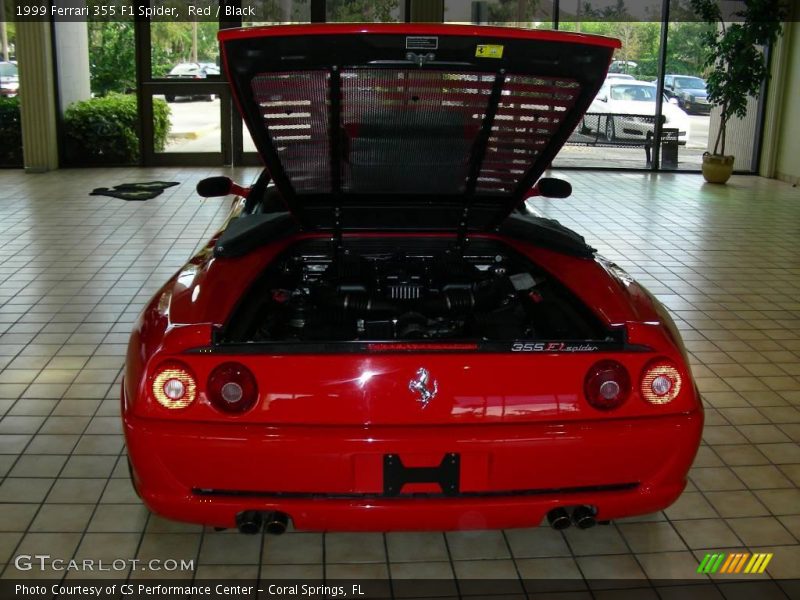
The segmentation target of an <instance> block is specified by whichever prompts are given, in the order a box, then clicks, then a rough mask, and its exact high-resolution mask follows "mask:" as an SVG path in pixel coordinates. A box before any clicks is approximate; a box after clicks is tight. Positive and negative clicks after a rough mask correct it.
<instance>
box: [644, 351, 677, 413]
mask: <svg viewBox="0 0 800 600" xmlns="http://www.w3.org/2000/svg"><path fill="white" fill-rule="evenodd" d="M682 384H683V377H682V376H681V372H680V371H679V370H678V368H677V367H676V366H675V365H674V364H673V363H671V362H670V361H668V360H666V359H656V360H654V361H653V362H651V363H650V364H648V365H647V367H645V369H644V373H643V374H642V388H641V390H642V397H643V398H644V399H645V400H647V401H648V402H650V403H651V404H667V403H668V402H672V401H673V400H674V399H675V398H676V397H677V396H678V394H679V393H680V391H681V385H682Z"/></svg>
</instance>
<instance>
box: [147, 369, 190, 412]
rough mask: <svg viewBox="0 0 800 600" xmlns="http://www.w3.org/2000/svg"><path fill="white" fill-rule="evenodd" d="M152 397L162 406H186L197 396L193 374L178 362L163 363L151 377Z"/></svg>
mask: <svg viewBox="0 0 800 600" xmlns="http://www.w3.org/2000/svg"><path fill="white" fill-rule="evenodd" d="M153 397H154V398H155V399H156V401H157V402H158V403H159V404H160V405H161V406H163V407H164V408H169V409H176V408H186V407H187V406H189V405H190V404H191V403H192V402H194V400H195V398H197V382H196V381H195V379H194V375H192V372H191V371H190V370H189V369H188V368H187V367H186V366H185V365H183V364H181V363H179V362H169V363H164V364H163V365H161V366H159V367H158V369H157V370H156V374H155V377H153Z"/></svg>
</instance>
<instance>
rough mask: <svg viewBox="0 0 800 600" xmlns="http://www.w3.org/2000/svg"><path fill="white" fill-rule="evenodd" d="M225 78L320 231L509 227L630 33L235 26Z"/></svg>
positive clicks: (291, 199) (272, 165)
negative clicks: (516, 209)
mask: <svg viewBox="0 0 800 600" xmlns="http://www.w3.org/2000/svg"><path fill="white" fill-rule="evenodd" d="M219 38H220V41H221V42H222V48H223V55H224V57H223V59H224V64H225V67H226V69H227V73H228V78H229V79H230V82H231V85H232V87H233V93H234V95H235V97H236V99H237V102H238V105H239V107H240V110H241V112H242V116H243V117H244V119H245V121H246V122H247V125H248V127H249V129H250V133H251V135H252V137H253V140H254V141H255V143H256V146H257V147H258V150H259V152H260V153H261V156H262V158H263V160H264V163H265V164H266V167H267V169H268V170H269V173H270V174H271V176H272V178H273V179H274V181H275V183H276V185H277V186H278V188H279V189H280V191H281V193H282V195H283V197H284V199H285V201H286V203H287V205H288V207H289V209H290V210H291V211H292V212H293V213H294V214H295V215H296V216H297V217H298V218H299V219H300V221H301V223H302V224H303V225H304V226H306V227H308V228H333V227H342V228H345V229H362V228H384V229H417V230H419V229H431V230H441V229H454V228H457V227H460V228H462V229H485V228H488V227H492V226H495V225H497V224H499V223H500V222H501V221H502V220H503V219H504V218H505V217H506V216H507V215H508V214H509V213H510V212H511V211H512V210H513V209H514V207H516V206H517V205H518V204H519V203H520V202H521V201H522V200H523V199H524V197H525V195H526V193H527V192H528V190H530V188H531V187H532V185H533V184H534V183H535V182H536V180H537V179H538V178H539V177H540V176H541V174H542V172H543V171H544V170H545V169H546V168H547V167H548V166H549V164H550V162H551V161H552V159H553V157H554V156H555V155H556V153H557V152H558V150H559V149H560V148H561V146H562V145H563V144H564V142H565V141H566V139H567V138H568V137H569V135H570V134H571V133H572V131H573V129H574V128H575V126H576V125H577V123H578V121H579V120H580V118H581V117H582V115H583V113H584V112H585V111H586V109H587V108H588V106H589V104H590V103H591V101H592V99H593V98H594V96H595V94H596V93H597V90H598V89H599V87H600V85H601V84H602V83H603V80H604V78H605V75H606V72H607V70H608V66H609V64H610V62H611V58H612V55H613V52H614V49H615V48H618V47H619V42H618V40H615V39H611V38H604V37H598V36H589V35H581V34H572V33H564V32H554V31H537V30H521V29H511V28H503V27H479V26H455V25H420V24H369V25H364V24H343V25H301V26H297V25H289V26H274V27H261V28H253V29H229V30H224V31H221V32H220V34H219Z"/></svg>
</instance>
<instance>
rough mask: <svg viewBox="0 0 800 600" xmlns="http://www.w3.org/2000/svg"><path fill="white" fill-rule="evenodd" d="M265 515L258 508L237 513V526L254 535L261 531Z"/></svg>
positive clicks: (241, 530) (242, 530)
mask: <svg viewBox="0 0 800 600" xmlns="http://www.w3.org/2000/svg"><path fill="white" fill-rule="evenodd" d="M263 524H264V517H262V516H261V513H260V512H258V511H257V510H245V511H242V512H240V513H239V514H238V515H236V527H238V528H239V531H240V532H241V533H246V534H248V535H254V534H256V533H259V532H260V531H261V527H262V525H263Z"/></svg>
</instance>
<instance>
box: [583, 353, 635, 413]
mask: <svg viewBox="0 0 800 600" xmlns="http://www.w3.org/2000/svg"><path fill="white" fill-rule="evenodd" d="M583 392H584V394H585V395H586V400H588V401H589V404H591V405H592V406H594V407H595V408H596V409H598V410H612V409H614V408H618V407H619V406H622V404H623V403H624V402H625V400H627V399H628V395H629V394H630V392H631V378H630V376H629V375H628V371H627V370H626V369H625V367H623V366H622V365H621V364H620V363H618V362H617V361H615V360H601V361H599V362H596V363H595V364H594V365H592V368H591V369H589V372H588V373H587V374H586V379H585V380H584V382H583Z"/></svg>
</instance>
